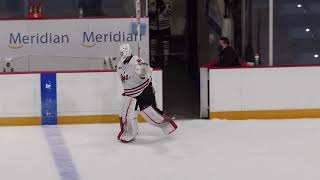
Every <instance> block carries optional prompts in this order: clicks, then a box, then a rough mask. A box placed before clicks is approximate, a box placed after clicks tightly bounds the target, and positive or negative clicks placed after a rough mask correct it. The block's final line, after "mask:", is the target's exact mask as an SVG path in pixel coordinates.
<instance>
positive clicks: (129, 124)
mask: <svg viewBox="0 0 320 180" xmlns="http://www.w3.org/2000/svg"><path fill="white" fill-rule="evenodd" d="M136 103H137V100H136V99H135V98H131V97H128V96H123V99H122V110H121V118H120V128H121V130H120V132H119V134H118V140H120V141H122V142H130V141H133V140H134V138H135V137H136V136H137V134H138V121H137V113H136V110H135V107H136Z"/></svg>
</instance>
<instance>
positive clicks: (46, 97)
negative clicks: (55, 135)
mask: <svg viewBox="0 0 320 180" xmlns="http://www.w3.org/2000/svg"><path fill="white" fill-rule="evenodd" d="M56 82H57V81H56V74H41V117H42V125H56V124H57V122H58V121H57V85H56Z"/></svg>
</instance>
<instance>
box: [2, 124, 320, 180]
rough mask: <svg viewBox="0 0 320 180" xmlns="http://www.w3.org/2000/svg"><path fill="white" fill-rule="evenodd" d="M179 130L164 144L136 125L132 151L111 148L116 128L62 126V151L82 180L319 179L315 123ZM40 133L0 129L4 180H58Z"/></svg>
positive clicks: (319, 130)
mask: <svg viewBox="0 0 320 180" xmlns="http://www.w3.org/2000/svg"><path fill="white" fill-rule="evenodd" d="M178 125H179V129H178V130H177V132H175V133H174V134H172V135H171V136H165V135H163V134H162V131H161V130H159V129H157V128H155V127H153V126H150V125H149V124H141V126H140V133H139V136H138V137H137V139H136V141H134V142H133V143H130V144H122V143H119V142H118V141H117V140H116V136H117V133H118V131H119V125H118V124H103V125H102V124H95V125H71V126H70V125H69V126H59V131H60V133H61V136H62V138H61V139H62V140H61V141H64V143H62V144H64V146H65V148H61V149H65V151H69V154H70V156H71V157H70V158H71V159H72V162H73V165H74V166H75V171H77V173H78V175H79V179H82V180H107V179H110V180H112V179H115V180H286V179H290V180H301V179H304V180H318V179H320V171H319V167H320V154H319V152H320V140H319V139H320V120H296V121H294V120H288V121H214V120H213V121H212V120H192V121H178ZM49 128H50V127H49ZM43 129H44V128H42V127H2V128H0V152H1V153H0V156H1V158H0V159H1V160H0V169H1V173H0V179H1V180H2V179H3V180H21V179H24V180H44V179H45V180H61V179H63V178H61V175H60V174H59V168H58V167H57V166H59V163H55V160H61V159H59V158H57V157H54V156H57V154H54V153H52V144H54V143H51V145H50V146H49V144H50V143H48V141H51V139H50V137H49V138H48V137H46V133H44V130H43ZM47 135H48V134H47ZM59 145H60V146H62V145H61V144H59ZM57 164H58V165H57ZM60 165H61V163H60Z"/></svg>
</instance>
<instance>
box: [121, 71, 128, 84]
mask: <svg viewBox="0 0 320 180" xmlns="http://www.w3.org/2000/svg"><path fill="white" fill-rule="evenodd" d="M120 76H121V77H120V79H121V81H122V83H125V82H126V81H127V80H129V76H128V74H126V72H123V73H122V74H121V75H120Z"/></svg>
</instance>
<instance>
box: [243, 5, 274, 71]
mask: <svg viewBox="0 0 320 180" xmlns="http://www.w3.org/2000/svg"><path fill="white" fill-rule="evenodd" d="M245 5H246V7H245V9H246V10H245V23H244V26H243V27H242V30H243V31H245V37H243V38H244V45H245V47H244V49H245V54H244V58H245V60H246V61H247V62H248V61H249V62H254V61H255V55H256V54H258V55H259V59H260V64H261V65H269V0H246V4H245Z"/></svg>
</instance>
